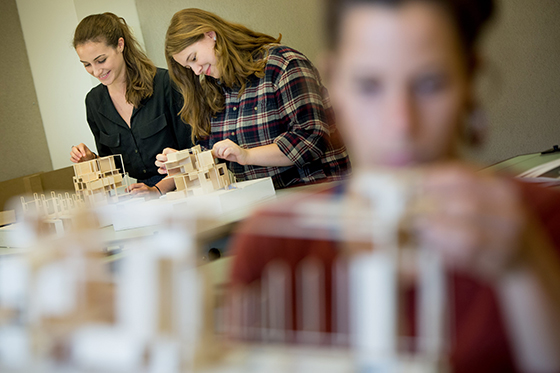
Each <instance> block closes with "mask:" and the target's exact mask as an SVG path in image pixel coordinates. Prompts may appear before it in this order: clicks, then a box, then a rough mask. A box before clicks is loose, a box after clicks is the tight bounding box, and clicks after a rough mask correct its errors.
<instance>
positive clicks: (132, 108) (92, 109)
mask: <svg viewBox="0 0 560 373" xmlns="http://www.w3.org/2000/svg"><path fill="white" fill-rule="evenodd" d="M73 45H74V48H75V49H76V52H77V54H78V56H79V57H80V61H81V62H82V63H83V64H84V67H85V69H86V70H87V72H88V73H90V74H91V75H93V76H94V77H96V78H97V79H99V81H100V83H101V84H99V85H98V86H97V87H95V88H93V89H92V90H91V91H90V92H89V93H88V95H87V97H86V109H87V121H88V124H89V126H90V128H91V131H92V132H93V135H94V137H95V142H96V145H97V150H98V153H99V156H107V155H111V154H121V155H122V157H123V162H124V166H125V168H126V171H127V172H128V173H129V174H130V175H131V176H132V177H134V178H136V179H138V183H137V184H133V185H132V186H131V187H130V189H131V191H132V192H133V193H134V194H142V195H143V194H146V193H149V194H152V195H159V194H160V193H161V191H162V190H163V191H167V190H169V189H170V187H166V186H165V185H168V182H163V183H161V179H162V178H163V176H162V175H160V174H159V173H158V172H157V168H156V167H155V166H154V159H155V157H156V155H157V154H158V153H159V152H161V151H162V150H163V149H164V148H166V147H180V148H188V147H191V146H192V143H191V141H190V138H191V134H190V127H189V126H187V125H186V124H185V123H183V122H182V120H181V118H180V117H178V115H177V113H178V112H179V110H180V109H181V105H182V98H181V95H180V94H179V92H178V91H177V90H176V89H175V88H174V87H173V85H172V83H171V81H170V79H169V74H168V72H167V70H165V69H159V68H156V66H155V65H154V64H153V62H152V61H150V59H149V58H148V57H147V56H146V54H145V53H144V51H143V50H142V48H141V47H140V45H139V44H138V42H137V41H136V39H135V38H134V36H133V34H132V32H131V30H130V28H129V27H128V25H127V24H126V22H125V20H124V19H123V18H121V17H117V16H116V15H115V14H113V13H103V14H94V15H90V16H88V17H86V18H84V19H83V20H82V21H81V22H80V24H79V25H78V27H77V28H76V31H75V33H74V40H73ZM70 156H71V158H70V159H71V160H72V162H81V161H86V160H91V159H94V158H95V157H97V155H96V154H95V153H93V152H92V151H91V150H90V149H89V148H88V147H87V146H86V145H85V144H83V143H82V144H79V145H77V146H73V147H72V151H71V153H70ZM156 184H158V185H156Z"/></svg>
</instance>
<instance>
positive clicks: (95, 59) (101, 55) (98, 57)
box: [80, 54, 105, 63]
mask: <svg viewBox="0 0 560 373" xmlns="http://www.w3.org/2000/svg"><path fill="white" fill-rule="evenodd" d="M104 56H105V55H104V54H100V55H99V56H97V57H95V58H94V59H93V60H94V61H97V60H98V59H100V58H101V57H104ZM80 62H81V63H89V62H87V61H82V60H80Z"/></svg>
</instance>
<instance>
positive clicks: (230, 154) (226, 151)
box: [212, 139, 249, 165]
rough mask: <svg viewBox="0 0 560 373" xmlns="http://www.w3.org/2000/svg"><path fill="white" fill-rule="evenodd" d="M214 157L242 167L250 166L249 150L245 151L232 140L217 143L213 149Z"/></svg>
mask: <svg viewBox="0 0 560 373" xmlns="http://www.w3.org/2000/svg"><path fill="white" fill-rule="evenodd" d="M212 155H213V156H214V158H222V159H225V160H226V161H230V162H237V163H239V164H240V165H247V164H249V163H248V159H249V151H248V150H247V149H243V148H242V147H240V146H239V145H237V144H236V143H234V142H233V141H231V140H230V139H226V140H222V141H219V142H217V143H215V144H214V146H213V147H212Z"/></svg>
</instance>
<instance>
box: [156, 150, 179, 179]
mask: <svg viewBox="0 0 560 373" xmlns="http://www.w3.org/2000/svg"><path fill="white" fill-rule="evenodd" d="M175 152H177V150H175V149H171V148H165V149H163V152H161V154H158V155H156V166H157V167H158V172H159V173H160V174H162V175H165V174H166V173H167V168H165V162H167V154H169V153H175Z"/></svg>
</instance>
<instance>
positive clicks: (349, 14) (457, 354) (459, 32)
mask: <svg viewBox="0 0 560 373" xmlns="http://www.w3.org/2000/svg"><path fill="white" fill-rule="evenodd" d="M493 11H494V5H493V2H492V1H491V0H476V1H474V0H408V1H407V0H332V1H330V2H329V11H328V30H329V35H328V41H329V47H330V52H331V53H330V57H329V59H328V63H327V64H326V66H327V67H328V70H329V72H330V80H329V83H330V92H331V95H332V98H333V107H334V108H335V112H336V115H337V118H338V120H339V122H340V129H341V132H342V133H343V137H344V140H345V142H346V144H347V145H348V149H349V152H350V154H351V155H352V161H353V162H354V165H355V166H356V167H355V168H356V169H371V168H375V167H383V168H389V169H403V168H405V167H414V168H416V169H418V173H419V175H420V179H421V186H422V188H421V189H422V192H423V195H424V198H426V200H429V201H430V202H431V206H430V209H429V211H427V212H423V213H422V214H419V215H417V216H416V217H415V218H414V219H413V221H412V229H411V231H412V234H413V235H414V237H415V238H416V240H417V242H418V243H419V245H420V246H422V247H427V248H431V249H432V250H435V251H437V252H438V253H440V254H441V255H442V257H443V259H444V262H445V266H446V270H447V272H448V273H449V276H448V277H449V278H450V287H451V292H452V294H453V297H452V298H451V299H448V308H449V309H450V310H451V312H452V317H451V320H452V321H451V322H452V329H453V336H452V340H451V344H452V345H451V346H450V347H451V351H450V363H451V365H452V368H453V371H460V372H482V371H485V372H503V371H517V370H521V371H531V372H536V371H542V372H550V371H560V358H559V357H560V351H559V348H560V343H559V336H560V333H559V329H558V328H559V317H558V310H559V309H560V308H559V306H560V296H559V291H558V289H559V288H560V287H559V286H558V285H559V284H560V265H559V262H560V232H559V231H558V229H557V228H558V227H559V226H560V197H559V196H558V194H556V193H555V192H553V191H550V190H546V189H541V188H538V187H535V186H533V185H526V184H523V183H521V182H518V181H514V180H511V179H510V178H507V177H503V176H499V175H492V174H488V173H486V174H481V173H478V172H476V169H475V168H474V167H472V166H469V165H467V164H465V163H463V162H460V161H459V160H458V146H459V143H460V140H461V137H462V136H463V134H464V133H465V132H467V131H466V129H465V122H468V120H465V119H467V118H469V115H470V114H471V113H472V112H473V110H474V109H475V108H474V104H473V103H474V102H475V99H474V96H473V90H474V89H473V85H474V78H475V75H476V72H477V68H478V64H477V62H478V61H479V59H478V55H477V50H476V47H477V41H478V39H479V35H480V32H481V29H483V27H484V25H485V24H486V23H487V21H488V20H489V19H490V18H491V16H492V14H493ZM341 189H342V191H341ZM346 192H347V189H345V188H344V187H343V188H340V187H339V188H336V189H333V190H332V191H330V193H332V194H333V195H336V194H340V193H346ZM261 218H262V214H261V216H259V217H256V218H254V219H253V220H249V221H248V222H247V223H246V225H245V228H242V229H241V232H240V234H239V235H238V237H237V239H236V241H235V242H234V244H233V246H234V251H233V252H234V253H235V254H236V257H235V259H234V261H235V263H234V268H233V272H232V282H233V284H234V285H238V286H244V285H246V284H249V283H251V282H252V281H254V280H258V279H259V277H260V276H261V274H262V270H263V268H265V267H266V265H267V264H268V263H269V262H270V261H271V260H273V259H275V258H276V259H278V258H283V259H285V260H286V261H287V262H288V263H290V265H291V266H293V267H296V266H297V265H298V263H299V261H301V260H302V259H303V258H306V257H308V256H315V257H316V258H319V259H320V260H321V261H322V262H323V263H324V264H325V266H326V267H327V268H329V267H330V265H332V262H333V260H334V257H335V256H336V255H337V254H336V252H337V247H336V245H335V244H334V243H332V242H329V241H326V240H325V241H317V240H301V239H295V238H294V239H277V240H274V241H272V240H273V239H271V238H267V237H261V236H259V235H256V234H253V233H252V232H254V230H253V231H252V230H251V228H250V227H251V225H253V224H257V223H258V219H261ZM326 281H327V282H328V281H329V280H328V278H327V279H326ZM329 286H330V285H329V284H327V285H326V287H327V288H328V287H329ZM327 297H328V296H327ZM325 299H327V298H325ZM325 304H329V302H328V301H326V303H325ZM409 316H410V315H409ZM294 328H295V329H297V328H298V326H294ZM327 329H328V327H327ZM327 331H328V330H327Z"/></svg>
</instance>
